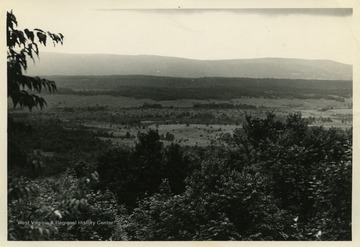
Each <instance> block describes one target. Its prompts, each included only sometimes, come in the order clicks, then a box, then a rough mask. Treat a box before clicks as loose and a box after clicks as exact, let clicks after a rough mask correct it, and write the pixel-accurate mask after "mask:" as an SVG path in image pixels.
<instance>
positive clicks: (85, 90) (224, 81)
mask: <svg viewBox="0 0 360 247" xmlns="http://www.w3.org/2000/svg"><path fill="white" fill-rule="evenodd" d="M50 78H52V79H54V80H56V81H57V83H58V87H59V90H58V92H59V93H64V94H76V95H113V96H127V97H135V98H148V99H154V100H177V99H205V100H207V99H234V98H241V97H263V98H299V99H320V98H324V99H332V100H338V101H344V98H347V97H351V96H352V82H351V81H330V80H327V81H324V80H289V79H253V78H221V77H219V78H216V77H205V78H176V77H157V76H135V75H134V76H53V77H50ZM219 92H221V93H219Z"/></svg>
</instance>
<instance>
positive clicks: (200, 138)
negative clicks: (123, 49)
mask: <svg viewBox="0 0 360 247" xmlns="http://www.w3.org/2000/svg"><path fill="white" fill-rule="evenodd" d="M45 99H46V101H47V103H48V106H47V107H46V108H44V109H43V110H38V109H35V110H34V111H33V114H31V117H32V118H48V119H51V118H58V119H60V120H62V121H64V122H66V123H67V124H68V125H75V126H79V125H82V126H84V127H87V128H90V129H91V130H93V131H95V132H96V133H97V135H98V136H100V137H101V138H102V139H104V140H110V141H111V143H114V144H119V145H128V146H133V145H134V143H135V141H136V136H137V133H138V132H146V131H147V130H148V129H157V130H158V132H159V134H160V135H163V136H165V135H166V134H167V133H171V134H172V135H174V140H173V141H171V142H174V143H179V144H181V145H190V146H194V145H198V146H206V145H210V144H219V143H223V138H222V136H223V135H224V134H226V133H229V134H232V133H233V130H234V129H235V128H240V127H241V124H242V123H243V121H244V119H245V115H246V114H251V115H253V116H259V117H264V116H265V115H266V112H269V111H273V112H274V113H275V114H276V115H277V118H279V119H283V120H284V119H285V117H286V116H287V115H288V114H289V113H292V112H301V113H302V116H303V117H304V118H306V119H308V121H309V124H310V125H311V126H324V127H326V128H329V127H339V128H349V127H351V126H352V98H345V99H344V100H343V102H341V101H338V100H331V99H323V98H321V99H297V98H293V99H289V98H277V99H269V98H262V97H259V98H250V97H243V98H236V99H229V100H219V99H208V100H195V99H180V100H164V101H155V100H152V99H136V98H132V97H123V96H112V95H86V96H85V95H71V94H70V95H67V94H54V95H45ZM10 111H11V112H16V113H18V114H20V113H23V114H25V115H27V113H26V110H19V109H16V110H15V111H13V110H10ZM127 133H129V134H128V135H129V136H128V137H125V136H126V134H127ZM163 142H164V143H165V144H168V143H171V142H170V141H168V140H166V139H163Z"/></svg>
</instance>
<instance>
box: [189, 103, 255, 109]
mask: <svg viewBox="0 0 360 247" xmlns="http://www.w3.org/2000/svg"><path fill="white" fill-rule="evenodd" d="M193 107H194V108H200V109H246V110H249V109H252V110H253V109H257V107H256V106H255V105H248V104H231V103H208V104H200V103H197V104H194V106H193Z"/></svg>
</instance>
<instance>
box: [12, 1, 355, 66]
mask: <svg viewBox="0 0 360 247" xmlns="http://www.w3.org/2000/svg"><path fill="white" fill-rule="evenodd" d="M179 2H180V1H179ZM39 3H41V4H39ZM80 3H82V4H80ZM84 3H85V4H84ZM144 6H145V7H144ZM207 6H211V8H208V7H207ZM227 6H231V8H228V7H227ZM5 8H6V9H8V10H9V9H12V10H13V12H14V14H15V16H16V17H17V19H18V22H19V28H41V29H43V30H48V31H51V32H61V33H62V34H63V35H64V36H65V40H64V41H65V42H64V45H63V46H57V47H55V48H54V47H46V48H42V49H41V50H40V51H41V52H43V51H50V52H62V53H98V54H123V55H161V56H172V57H184V58H192V59H205V60H208V59H210V60H212V59H241V58H261V57H286V58H304V59H329V60H334V61H338V62H342V63H347V64H352V63H353V54H354V49H355V48H356V45H355V44H356V42H355V40H354V35H353V30H352V28H351V26H352V14H353V11H352V9H351V8H330V9H324V8H322V9H314V8H313V9H309V8H297V9H294V8H292V9H291V8H281V9H280V8H270V9H269V8H267V9H266V8H258V7H256V8H254V7H249V8H248V7H246V8H238V7H236V6H235V7H234V6H233V5H222V6H220V5H201V6H197V5H195V6H186V5H185V6H184V5H183V4H181V3H179V4H172V5H154V6H151V5H141V4H138V5H136V4H130V2H129V1H126V0H125V1H123V2H121V4H120V3H119V1H110V0H107V1H102V2H101V1H86V2H85V1H67V0H64V1H61V4H60V2H59V1H29V0H27V1H25V0H12V1H7V2H6V4H5Z"/></svg>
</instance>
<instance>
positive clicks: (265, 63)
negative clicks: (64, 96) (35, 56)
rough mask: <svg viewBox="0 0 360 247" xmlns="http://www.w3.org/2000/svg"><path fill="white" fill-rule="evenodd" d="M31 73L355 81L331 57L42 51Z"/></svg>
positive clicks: (348, 70) (345, 66)
mask: <svg viewBox="0 0 360 247" xmlns="http://www.w3.org/2000/svg"><path fill="white" fill-rule="evenodd" d="M27 73H28V74H30V75H153V76H170V77H186V78H197V77H248V78H283V79H315V80H352V66H351V65H348V64H342V63H338V62H334V61H330V60H304V59H288V58H258V59H233V60H193V59H184V58H174V57H161V56H148V55H139V56H128V55H100V54H63V53H41V54H40V61H36V63H35V64H33V63H31V62H30V63H29V68H28V71H27Z"/></svg>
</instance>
